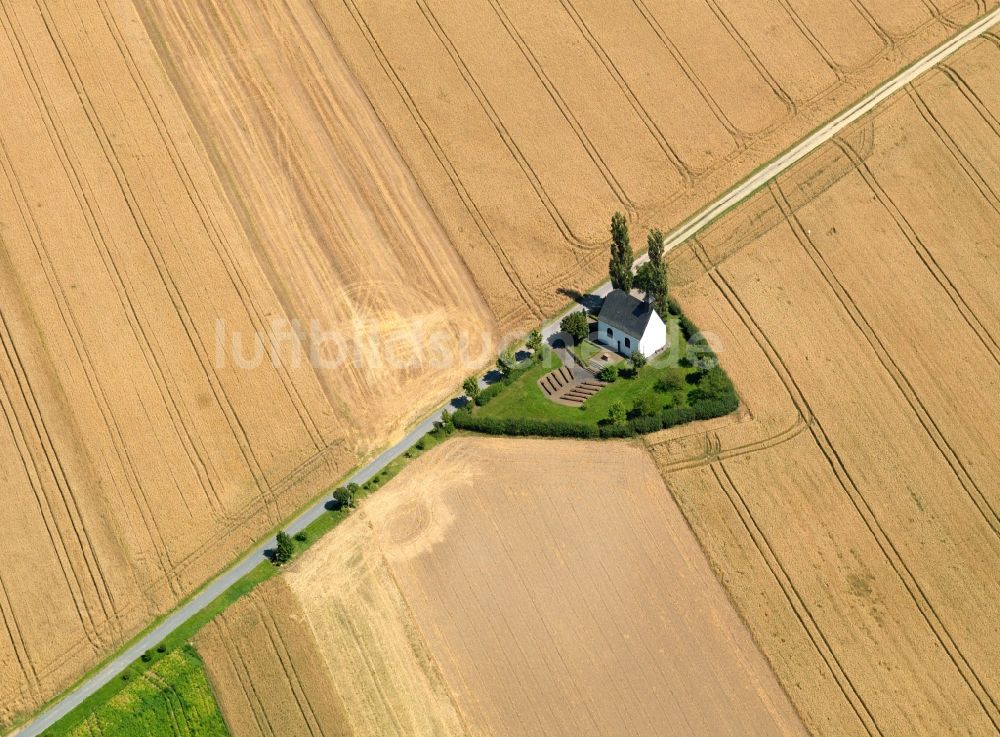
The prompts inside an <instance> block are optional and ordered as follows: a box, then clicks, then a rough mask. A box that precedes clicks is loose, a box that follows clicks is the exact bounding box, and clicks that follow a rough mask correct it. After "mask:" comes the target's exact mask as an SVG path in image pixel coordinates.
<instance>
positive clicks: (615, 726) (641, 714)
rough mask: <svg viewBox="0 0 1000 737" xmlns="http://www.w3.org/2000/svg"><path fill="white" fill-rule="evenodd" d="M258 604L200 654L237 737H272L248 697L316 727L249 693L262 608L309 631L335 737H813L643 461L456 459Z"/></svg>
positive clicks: (448, 447) (630, 451) (396, 489)
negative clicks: (339, 718) (340, 718)
mask: <svg viewBox="0 0 1000 737" xmlns="http://www.w3.org/2000/svg"><path fill="white" fill-rule="evenodd" d="M266 590H267V592H268V593H266V594H262V596H264V597H266V599H267V601H268V602H269V603H268V604H267V605H265V606H263V607H262V606H261V605H260V604H259V603H248V604H243V603H240V604H237V606H236V610H239V611H238V612H237V611H236V610H234V611H233V612H231V613H230V614H227V615H226V616H225V617H224V624H222V625H220V630H227V631H228V634H225V635H224V636H222V637H221V638H220V637H219V635H218V633H215V632H214V633H213V634H212V635H211V636H209V637H207V638H203V642H202V643H200V644H199V648H200V650H201V652H202V654H203V655H204V656H205V657H206V660H207V663H208V668H209V671H210V673H212V679H213V683H214V684H215V686H216V687H217V688H219V689H220V700H221V703H222V705H223V710H224V712H225V713H226V715H227V719H228V721H229V723H230V724H231V725H233V726H234V737H244V736H249V735H266V734H269V732H267V731H266V730H264V729H262V728H261V727H260V725H259V722H260V720H261V717H260V716H258V717H257V718H256V719H250V718H247V717H245V716H238V714H245V713H247V708H246V707H245V706H243V704H244V703H246V702H247V701H248V698H249V699H250V700H253V701H254V703H255V704H256V707H255V708H256V709H257V712H258V713H259V714H260V715H267V718H268V719H270V720H272V721H273V720H274V719H276V718H278V715H279V714H281V715H285V716H282V717H281V719H282V723H283V724H284V723H288V722H289V721H294V722H296V723H304V721H303V720H302V718H301V717H300V716H287V714H288V713H289V712H294V711H295V710H296V708H298V707H296V706H295V705H293V704H292V702H291V701H290V700H289V699H284V701H283V703H284V704H285V706H281V707H279V706H278V705H277V704H276V699H275V698H274V697H273V696H272V695H270V694H269V693H267V692H268V691H269V690H270V686H271V684H272V683H274V684H275V687H276V688H277V681H278V680H280V679H281V678H282V673H283V672H284V671H283V670H278V669H276V668H273V667H271V668H270V671H271V675H270V677H268V676H262V677H260V678H259V679H258V678H256V677H255V676H254V673H257V672H263V671H255V670H254V668H257V667H258V664H260V663H262V662H265V661H271V660H274V658H275V656H274V655H272V645H271V643H273V641H274V638H271V639H270V640H269V639H268V638H267V637H265V636H263V632H264V631H265V629H266V630H274V629H275V627H274V625H273V624H270V623H268V621H267V620H268V619H269V617H262V616H260V612H261V611H262V610H266V609H275V610H279V611H280V612H281V614H280V615H277V616H280V617H282V618H285V619H295V620H296V622H298V621H299V619H300V617H301V618H304V620H305V621H306V622H308V624H309V627H310V628H311V630H312V634H313V636H314V638H315V639H314V643H313V645H312V647H313V648H315V652H318V653H319V654H320V655H321V656H322V659H323V660H324V661H325V663H326V665H327V668H328V669H329V672H328V674H327V678H328V679H329V680H328V682H327V683H326V684H325V685H324V687H323V690H325V691H326V692H328V693H329V694H330V699H331V700H332V701H333V702H336V703H337V704H338V705H339V707H338V708H342V709H343V711H344V714H345V722H344V726H345V727H346V728H345V729H344V731H343V732H342V733H343V734H352V735H358V736H359V737H360V736H361V735H372V734H378V735H408V736H419V735H432V734H434V735H498V736H499V735H502V736H504V737H514V736H516V735H574V736H575V737H580V736H585V735H599V734H622V733H628V734H635V735H650V736H652V735H656V736H658V737H666V736H667V735H674V734H676V735H680V734H711V735H741V736H743V735H800V736H804V735H805V734H806V732H805V730H804V728H803V727H802V725H801V723H800V722H799V721H798V718H797V716H796V715H795V713H794V712H793V710H792V708H791V706H790V704H789V702H788V700H787V697H786V696H785V694H784V693H783V692H782V691H781V690H780V689H779V688H778V687H777V683H776V682H775V680H774V677H773V674H772V673H771V672H770V670H769V668H768V666H767V663H766V662H765V661H764V659H763V658H762V657H761V655H760V653H759V652H758V651H757V650H756V648H755V646H754V644H753V642H752V641H751V639H750V637H749V635H748V632H747V631H746V629H745V627H744V626H743V625H742V623H741V622H740V621H739V619H738V618H737V616H736V614H735V612H734V611H733V609H732V607H731V606H730V604H729V602H728V601H727V600H726V598H725V596H724V594H723V591H722V588H721V587H720V586H719V584H718V582H717V580H716V579H715V577H714V575H713V574H712V571H711V570H710V568H709V567H708V565H707V561H706V560H705V558H704V556H703V554H702V552H701V551H700V550H699V548H698V546H697V543H696V542H695V539H694V537H693V535H692V534H691V531H690V530H689V528H688V527H687V525H686V524H685V522H684V520H683V517H682V516H681V514H680V512H679V510H678V508H677V506H676V505H675V504H674V502H673V501H672V499H671V498H670V495H669V494H668V493H667V492H666V490H665V489H664V487H663V483H662V481H661V479H660V477H659V475H658V473H657V469H656V467H655V466H654V464H653V463H652V462H651V460H650V458H649V456H648V454H647V453H646V452H645V451H644V450H643V448H642V447H641V446H638V445H631V444H626V443H618V442H608V443H595V442H577V441H566V440H550V441H541V440H505V439H495V438H492V439H485V438H457V439H454V440H450V441H449V442H447V443H446V444H444V445H442V446H440V447H438V448H435V449H434V450H432V451H430V452H429V453H428V454H427V455H426V456H424V457H423V458H421V459H420V460H418V461H415V462H414V463H413V464H412V465H411V466H409V467H408V468H407V469H406V470H405V471H404V472H403V473H402V474H401V475H400V476H399V477H397V478H396V479H394V480H393V481H392V482H390V484H389V485H387V486H386V487H385V488H384V489H382V490H381V491H379V492H378V494H376V495H375V496H373V497H372V498H370V499H368V500H367V501H365V503H364V504H363V505H362V508H361V510H360V511H359V512H357V513H355V514H354V516H352V517H351V518H350V519H348V520H347V521H346V522H345V523H343V524H342V525H341V526H340V527H338V528H337V530H335V531H334V532H333V533H331V534H330V535H329V536H328V537H327V538H325V539H324V540H322V541H321V542H319V543H317V546H316V547H315V548H313V549H312V550H310V551H309V552H308V553H307V554H306V555H305V556H304V557H303V558H302V559H301V560H300V561H298V562H297V563H295V564H294V565H293V566H292V568H291V569H290V570H289V571H288V572H287V573H286V574H284V575H283V576H281V577H280V579H279V580H277V581H274V582H271V583H269V584H267V587H266ZM289 592H291V594H292V598H294V600H295V601H294V602H293V603H292V604H291V605H285V604H282V603H280V602H283V601H287V597H288V593H289ZM257 620H262V622H263V624H262V623H261V622H258V621H257ZM296 626H297V624H296ZM279 628H280V626H279ZM297 647H305V648H306V649H308V646H304V645H299V646H297ZM258 650H260V651H262V652H257V651H258ZM278 650H279V651H281V647H279V648H278ZM281 652H284V651H281ZM232 653H236V656H235V657H236V658H237V659H238V660H239V661H240V662H241V663H246V666H245V667H246V668H247V669H248V672H246V673H245V674H244V675H239V677H233V676H232V673H233V672H232V670H231V666H230V665H229V662H230V657H232V656H231V655H230V654H232ZM281 657H284V655H282V656H281ZM309 657H313V654H312V653H310V654H309ZM300 658H301V659H300ZM288 660H289V662H290V663H291V665H290V666H289V665H288V664H287V663H286V665H285V669H286V670H288V669H289V668H290V669H293V670H296V672H298V669H299V668H301V669H302V672H304V671H305V670H306V669H310V672H311V671H312V670H314V666H312V665H310V661H309V659H308V658H307V657H305V655H304V654H303V655H301V656H299V655H293V656H292V657H291V658H289V659H288ZM239 668H240V669H242V668H244V666H243V665H240V666H239ZM241 672H243V671H242V670H241ZM301 680H303V679H302V678H301V677H299V678H297V679H295V681H296V682H297V681H301ZM253 683H256V684H257V695H256V696H252V697H247V696H246V695H245V693H244V692H245V690H246V689H247V687H248V686H249V685H250V684H253ZM261 692H263V695H262V693H261ZM234 702H238V703H239V704H240V706H239V707H238V709H239V710H238V711H237V710H233V709H234V707H233V706H231V705H232V704H233V703H234ZM300 703H301V700H300ZM300 711H302V712H305V711H306V709H300ZM237 724H239V725H241V726H240V727H235V725H237ZM290 734H296V735H297V734H308V732H306V731H304V730H301V729H300V730H297V731H292V732H290Z"/></svg>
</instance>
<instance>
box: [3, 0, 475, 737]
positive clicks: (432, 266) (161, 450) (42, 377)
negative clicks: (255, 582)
mask: <svg viewBox="0 0 1000 737" xmlns="http://www.w3.org/2000/svg"><path fill="white" fill-rule="evenodd" d="M158 7H159V4H158ZM163 7H164V8H165V7H166V6H163ZM171 7H172V8H173V10H172V11H171V12H173V13H175V14H181V13H182V12H188V13H194V12H195V9H194V8H188V7H187V6H184V5H182V4H177V3H175V4H173V5H172V6H171ZM144 10H148V9H145V8H144ZM232 10H233V12H234V13H237V12H246V13H247V14H248V16H252V19H253V21H254V24H256V25H254V24H251V23H250V22H249V19H248V18H240V19H239V20H238V25H239V27H240V28H241V29H242V32H243V33H245V34H253V35H246V36H243V37H239V38H238V39H233V38H230V37H228V36H225V35H223V34H222V33H221V30H220V28H221V26H219V25H218V24H214V25H215V29H216V30H217V31H220V33H219V35H217V36H214V37H213V39H214V40H213V41H212V42H211V43H210V42H209V41H208V39H205V38H200V39H197V41H196V43H197V45H198V47H199V48H200V49H201V51H202V52H203V53H204V57H198V58H195V57H193V56H191V55H188V54H186V53H185V59H186V60H187V61H188V63H190V64H191V68H187V69H184V70H180V71H179V70H177V69H176V68H175V65H174V64H173V60H172V58H171V57H170V56H169V55H168V54H167V53H166V51H165V50H163V49H162V48H159V47H157V46H154V44H153V43H152V41H151V39H150V37H149V35H148V33H147V31H146V29H145V26H144V25H143V22H142V20H143V17H142V16H141V15H140V13H139V12H137V10H136V8H135V7H133V5H132V4H131V3H129V2H127V1H125V0H83V1H82V2H73V3H69V2H35V0H25V1H24V2H16V3H5V4H4V5H3V7H2V9H0V36H2V42H0V74H2V78H3V84H2V85H0V110H2V111H3V116H2V121H0V418H2V421H0V487H2V488H3V489H4V496H3V502H4V504H3V509H2V511H0V526H2V529H3V531H4V535H3V536H2V537H3V540H2V541H0V555H2V556H3V560H4V563H3V567H2V571H0V623H2V624H0V726H2V725H5V724H7V723H8V722H9V721H10V720H12V719H14V718H16V716H17V715H18V714H20V713H23V712H25V711H28V710H31V709H32V708H34V707H35V706H37V705H38V704H40V703H41V702H43V701H45V700H46V699H48V698H49V697H51V696H53V695H55V694H56V693H57V692H58V691H59V690H61V689H62V688H63V687H65V686H66V685H68V684H69V683H70V682H72V681H73V680H75V679H76V678H77V677H79V676H80V675H81V674H82V673H83V672H84V671H85V670H86V669H87V668H88V667H89V666H91V665H93V664H94V663H95V662H96V661H97V660H99V659H100V658H101V657H102V656H104V655H106V654H107V653H108V652H109V651H110V650H111V649H113V648H114V647H115V646H116V645H117V644H119V643H121V642H122V641H123V640H125V639H127V638H128V637H129V635H131V634H132V633H134V632H135V631H136V630H137V629H139V628H141V627H142V626H144V625H145V624H147V623H148V622H149V621H150V620H151V619H152V618H153V616H155V615H156V614H158V613H161V612H163V611H165V610H166V609H169V608H170V607H172V606H173V605H174V604H175V603H176V602H177V601H178V600H179V599H180V598H181V597H183V596H184V595H185V594H187V593H189V592H191V591H192V589H193V588H194V587H195V586H197V585H198V584H200V583H202V582H203V581H204V580H205V579H206V578H207V577H208V576H210V575H211V574H213V573H215V572H216V571H218V570H219V569H220V568H222V567H223V566H224V565H225V564H226V563H228V562H229V561H230V560H231V559H232V558H233V556H234V555H235V554H236V553H238V552H241V551H243V550H245V549H246V548H247V547H249V546H250V544H251V543H252V542H253V541H255V540H257V539H259V538H260V537H261V536H262V534H263V533H264V532H265V531H266V530H268V529H270V528H272V527H273V526H274V525H276V524H277V523H278V522H279V521H280V520H282V519H284V518H285V517H286V516H288V515H289V514H290V513H291V512H292V510H294V509H295V508H296V507H298V506H300V505H301V504H302V503H303V502H305V501H306V500H307V499H309V498H311V497H312V496H314V495H315V494H316V493H318V492H319V491H320V490H321V489H323V488H325V487H327V486H329V485H330V484H331V483H332V482H333V481H334V480H336V479H337V478H338V477H339V476H340V475H342V474H343V473H344V472H345V471H346V470H347V469H348V468H349V467H350V466H352V465H354V463H355V462H356V461H357V459H358V457H359V456H360V455H361V453H363V452H365V451H367V450H369V449H371V448H373V447H377V446H380V445H382V444H384V443H385V442H386V441H387V440H388V439H389V437H390V436H391V435H394V434H398V433H399V431H400V430H401V429H402V427H403V426H404V425H406V424H407V423H408V422H410V421H411V420H413V419H414V418H416V417H417V416H418V415H420V414H422V413H423V412H424V411H425V410H426V409H428V408H429V407H430V406H431V405H432V404H433V403H436V402H440V401H443V400H444V399H445V398H446V397H447V396H448V392H450V390H451V389H452V388H453V387H454V386H455V385H457V384H458V383H459V382H460V381H461V378H462V377H463V376H464V374H465V373H466V370H467V369H466V367H463V366H457V365H454V364H451V365H442V366H436V365H435V364H433V363H430V362H427V361H424V362H423V364H422V366H423V368H421V367H418V366H416V365H414V364H413V363H412V361H411V359H412V358H413V357H414V356H413V354H414V352H415V351H414V347H413V344H412V341H410V338H411V337H412V335H414V334H416V331H414V330H413V328H414V326H419V328H420V329H421V330H422V331H424V332H421V333H420V336H421V337H420V338H418V346H419V349H420V350H423V349H424V348H425V347H427V346H433V345H437V344H444V345H450V344H451V343H453V342H454V341H455V340H456V339H457V338H458V337H459V335H461V334H462V333H464V332H470V333H473V334H478V333H479V332H481V331H482V330H484V329H486V330H488V329H490V327H491V325H492V318H491V317H490V315H489V313H488V310H487V307H486V305H485V303H484V302H483V301H482V299H481V298H480V297H479V296H478V294H477V293H476V292H475V288H474V285H472V283H471V281H470V280H469V278H468V276H467V272H466V269H465V266H464V264H463V262H462V260H461V258H460V257H459V256H458V255H457V253H456V252H455V251H454V250H453V249H452V247H451V246H450V244H449V243H448V240H447V237H446V236H445V234H444V231H443V230H442V228H441V227H440V226H439V225H438V223H437V221H436V220H435V218H434V215H433V214H432V212H431V211H430V209H429V207H428V205H427V203H426V202H425V201H424V200H423V199H422V197H421V195H420V193H419V191H418V190H417V188H416V185H415V183H414V181H413V179H412V177H411V176H410V174H409V172H408V170H407V169H406V167H405V165H404V164H403V162H402V159H401V158H400V157H399V155H398V154H397V153H396V151H395V149H394V147H393V146H392V144H391V142H390V140H389V138H388V135H387V133H386V131H385V129H384V128H382V127H381V125H380V123H379V121H378V119H377V117H376V116H375V114H374V112H373V110H372V109H371V107H370V105H369V104H368V102H367V98H366V97H365V96H364V94H363V93H362V92H361V91H360V89H359V88H358V87H357V85H355V84H354V83H353V82H352V81H351V80H350V78H349V76H348V75H347V73H346V71H345V70H344V68H343V65H342V63H341V64H340V66H338V63H340V62H339V61H338V60H337V58H336V57H335V56H334V55H332V53H331V52H330V46H329V44H328V43H326V42H324V43H325V45H321V46H322V50H321V51H318V52H317V54H321V55H320V56H313V55H311V54H310V51H309V49H310V47H309V44H308V42H307V40H312V39H313V38H314V36H315V29H314V28H313V27H309V28H308V30H302V31H301V33H302V34H306V36H308V39H307V40H303V36H301V35H288V36H281V37H274V36H273V33H275V31H274V28H273V27H272V25H281V24H283V23H284V19H283V18H276V17H273V16H271V15H268V14H267V13H261V12H257V11H259V10H260V9H257V10H254V9H253V8H252V7H251V5H250V4H243V3H234V4H233V9H232ZM163 12H167V11H166V10H164V11H163ZM289 12H291V11H289ZM296 12H298V11H296ZM307 17H308V16H307V14H305V11H303V21H302V22H303V24H304V23H305V22H306V20H305V19H306V18H307ZM157 22H159V23H161V24H162V31H163V33H164V34H167V33H175V32H178V33H179V31H176V29H175V25H176V24H177V23H180V21H176V20H175V19H174V17H173V16H171V18H157ZM234 22H236V21H234ZM202 26H204V27H213V23H203V24H194V25H193V27H202ZM303 27H305V26H303ZM295 28H298V27H293V28H292V29H291V30H288V31H287V32H288V33H289V34H291V33H292V31H293V30H294V29H295ZM269 34H270V35H269ZM158 40H159V39H158ZM212 43H217V44H218V46H213V45H212ZM239 44H242V45H243V46H242V51H241V50H240V47H239ZM158 49H159V50H160V51H163V54H164V55H163V56H160V55H159V53H158ZM250 50H252V51H253V53H250ZM292 50H294V54H293V51H292ZM237 52H240V53H237ZM224 60H228V61H230V62H232V63H233V64H236V63H237V62H238V61H240V60H242V62H240V63H243V62H245V63H247V64H256V65H259V66H257V67H254V69H252V70H250V71H249V72H245V70H242V69H241V68H233V69H231V70H230V73H229V74H228V76H227V75H226V74H223V73H222V68H220V67H218V66H215V65H216V64H221V63H222V61H224ZM226 69H229V68H228V67H226ZM262 70H263V71H262ZM265 72H270V73H272V76H271V77H270V78H269V79H270V81H269V82H268V84H269V85H270V86H269V88H266V89H265V88H263V87H255V88H252V89H251V85H252V83H253V84H258V85H262V84H264V81H265V78H266V74H265ZM181 73H183V75H185V76H184V77H183V80H182V78H181V77H180V76H178V75H179V74H181ZM310 75H312V76H310ZM207 79H212V80H213V83H214V84H215V85H217V86H216V87H212V88H209V87H207V86H206V85H207V84H208V83H207V82H206V80H207ZM310 79H312V80H313V82H312V83H310ZM292 80H294V82H295V83H294V84H292ZM182 81H183V84H182ZM192 96H195V97H198V96H200V97H198V100H197V101H198V102H204V107H201V108H199V107H198V106H197V105H195V104H194V103H193V102H192ZM279 109H280V110H281V111H282V112H281V113H280V114H281V115H286V116H288V118H287V120H284V121H283V122H280V124H279V123H275V121H273V120H271V119H269V118H267V117H266V115H267V114H269V113H274V111H275V110H279ZM213 116H218V117H219V118H225V125H223V124H222V123H221V122H219V121H218V120H216V119H215V118H213ZM210 124H211V125H210ZM263 131H266V132H267V134H268V136H274V138H270V137H266V136H264V134H263ZM250 162H252V166H251V163H250ZM312 321H315V324H316V329H317V331H319V334H320V335H322V334H323V331H327V330H330V329H334V328H337V329H343V330H346V331H347V332H349V333H350V334H351V338H352V339H353V338H354V336H361V337H362V338H363V339H362V340H355V341H353V343H352V345H353V344H355V343H356V344H357V345H359V346H361V348H360V350H366V349H367V346H368V345H369V343H368V341H369V339H370V340H371V341H372V342H378V339H379V338H381V339H382V345H383V346H385V345H387V344H388V345H389V346H390V350H391V351H393V354H392V355H382V356H381V360H382V363H380V364H379V363H378V358H379V357H378V356H376V357H375V358H374V359H371V360H369V359H368V358H366V359H365V360H364V361H362V362H360V363H359V364H356V363H355V362H353V361H348V362H346V363H344V364H343V365H341V366H340V367H339V368H337V370H336V377H337V378H336V381H334V380H333V379H332V376H333V370H334V369H332V368H330V369H327V368H323V367H322V366H320V367H319V368H317V369H316V370H314V368H313V365H312V364H313V363H314V362H311V361H310V360H308V358H309V356H308V354H309V352H310V351H311V350H313V349H314V348H316V346H314V345H313V344H312V342H311V336H310V335H309V334H308V330H309V329H310V328H311V323H312ZM294 325H302V326H304V328H303V331H302V332H303V335H302V336H301V337H295V336H293V335H292V334H290V333H289V332H288V331H287V330H286V331H285V333H286V334H285V335H284V336H283V335H282V334H281V331H282V330H283V326H294ZM257 336H260V338H261V339H262V341H261V342H260V343H259V348H260V351H259V353H258V354H257V356H258V357H259V359H260V360H256V359H255V356H254V354H255V350H256V348H257V345H258V344H257V343H256V342H255V341H256V337H257ZM272 338H273V339H274V340H275V341H283V342H275V343H271V342H270V341H271V339H272ZM424 338H427V340H426V342H424ZM230 339H232V340H230ZM237 340H241V341H242V342H241V343H236V341H237ZM435 341H436V342H435ZM220 343H222V347H221V348H220ZM321 357H322V356H321ZM361 363H363V364H364V367H363V366H362V365H360V364H361Z"/></svg>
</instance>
